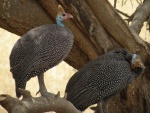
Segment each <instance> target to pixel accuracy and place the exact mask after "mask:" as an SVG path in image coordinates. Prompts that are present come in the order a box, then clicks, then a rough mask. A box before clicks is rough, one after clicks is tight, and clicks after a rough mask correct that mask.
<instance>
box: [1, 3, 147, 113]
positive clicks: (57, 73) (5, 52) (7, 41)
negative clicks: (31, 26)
mask: <svg viewBox="0 0 150 113" xmlns="http://www.w3.org/2000/svg"><path fill="white" fill-rule="evenodd" d="M111 1H113V0H111ZM129 1H130V0H129ZM118 3H119V4H120V5H117V9H121V10H124V11H125V12H126V13H127V14H129V15H130V14H132V12H133V11H134V10H135V7H136V5H137V3H136V2H134V1H133V4H134V6H132V5H131V3H130V2H128V3H127V4H126V5H125V6H123V7H121V4H122V2H120V1H119V2H118ZM140 36H141V37H142V38H143V39H145V40H147V41H148V42H150V41H149V40H150V39H149V38H150V34H149V32H148V31H146V28H143V29H142V33H141V34H140ZM0 38H1V40H0V46H1V47H0V81H1V82H0V94H9V95H11V96H15V87H14V86H15V85H14V79H13V78H12V74H11V73H10V71H9V69H10V67H9V54H10V51H11V49H12V47H13V45H14V43H15V42H16V41H17V40H18V38H19V37H18V36H17V35H14V34H12V33H9V32H7V31H5V30H3V29H0ZM75 72H76V70H75V69H73V68H72V67H71V66H69V65H68V64H66V63H65V62H62V63H60V64H59V65H58V66H56V67H54V68H52V69H50V70H49V71H47V72H46V73H45V83H46V86H47V88H48V91H50V92H53V93H55V94H56V93H57V91H60V92H61V96H63V95H64V90H65V86H66V83H67V81H68V80H69V78H70V77H71V76H72V75H73V74H74V73H75ZM26 89H28V90H30V91H31V93H32V95H33V96H36V95H35V93H36V92H37V91H38V82H37V78H36V77H34V78H32V79H31V80H30V81H29V82H28V83H27V87H26ZM0 113H7V112H6V111H5V110H4V109H3V108H2V107H1V106H0ZM85 113H92V111H91V110H89V109H88V110H86V111H85Z"/></svg>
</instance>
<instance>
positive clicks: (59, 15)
mask: <svg viewBox="0 0 150 113" xmlns="http://www.w3.org/2000/svg"><path fill="white" fill-rule="evenodd" d="M69 18H73V16H72V15H71V14H69V13H66V12H65V10H64V9H63V7H62V6H61V5H58V12H57V17H56V23H57V24H58V25H60V26H62V27H64V24H63V21H64V20H67V19H69Z"/></svg>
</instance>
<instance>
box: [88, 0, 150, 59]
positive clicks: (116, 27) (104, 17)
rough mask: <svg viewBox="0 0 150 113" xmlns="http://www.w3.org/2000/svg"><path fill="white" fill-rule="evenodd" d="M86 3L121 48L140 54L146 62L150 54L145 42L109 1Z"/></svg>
mask: <svg viewBox="0 0 150 113" xmlns="http://www.w3.org/2000/svg"><path fill="white" fill-rule="evenodd" d="M86 1H87V2H88V4H89V6H90V7H91V9H92V10H93V12H95V15H96V16H97V18H98V20H99V21H100V22H101V24H102V25H103V27H104V28H105V29H106V31H108V32H109V33H110V35H111V36H112V37H113V38H114V40H116V41H117V42H118V43H119V44H120V45H121V47H125V48H127V49H129V50H130V51H131V52H133V53H137V54H139V55H140V56H141V58H142V60H143V61H144V62H145V60H146V59H147V58H148V56H149V53H150V51H149V49H148V47H147V45H146V44H145V41H143V40H142V39H141V38H140V39H139V36H137V35H136V34H135V33H132V32H131V30H130V29H129V27H128V26H127V24H126V23H125V22H124V21H123V19H122V18H121V17H120V16H119V15H118V13H117V12H116V10H115V9H114V8H113V7H112V6H111V4H110V3H109V2H108V1H107V0H94V2H93V1H91V0H86ZM137 37H138V38H137Z"/></svg>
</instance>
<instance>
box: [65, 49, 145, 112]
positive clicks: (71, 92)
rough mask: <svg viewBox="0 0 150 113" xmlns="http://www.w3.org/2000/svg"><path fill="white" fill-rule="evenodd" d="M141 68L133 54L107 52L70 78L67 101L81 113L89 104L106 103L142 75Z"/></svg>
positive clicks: (139, 61) (122, 51)
mask: <svg viewBox="0 0 150 113" xmlns="http://www.w3.org/2000/svg"><path fill="white" fill-rule="evenodd" d="M144 68H145V66H144V64H143V63H142V61H141V59H140V57H139V56H138V55H137V54H131V53H129V52H128V51H127V50H125V49H119V50H114V51H111V52H108V53H106V54H104V55H102V56H100V57H99V58H97V59H95V60H93V61H91V62H89V63H88V64H87V65H86V66H85V67H83V68H82V69H80V70H79V71H78V72H77V73H75V74H74V75H73V76H72V77H71V78H70V80H69V81H68V84H67V86H66V91H65V92H66V94H67V100H68V101H70V102H71V103H72V104H73V105H74V106H75V107H76V108H77V109H78V110H80V111H84V110H85V109H86V108H87V107H89V106H90V105H92V104H95V103H98V102H100V101H106V100H108V99H109V98H110V97H111V96H113V95H115V94H116V93H117V92H119V91H121V90H123V89H124V88H125V87H126V86H127V85H128V84H129V83H130V82H131V81H132V80H134V79H135V78H137V76H139V75H140V74H142V72H143V70H144ZM106 109H107V107H106ZM105 111H108V110H105ZM101 112H102V111H101Z"/></svg>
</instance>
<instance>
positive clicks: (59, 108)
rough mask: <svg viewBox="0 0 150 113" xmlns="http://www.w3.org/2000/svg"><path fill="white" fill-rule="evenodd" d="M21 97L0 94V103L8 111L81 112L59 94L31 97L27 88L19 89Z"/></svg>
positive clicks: (18, 112)
mask: <svg viewBox="0 0 150 113" xmlns="http://www.w3.org/2000/svg"><path fill="white" fill-rule="evenodd" d="M20 92H21V94H22V95H23V99H22V100H19V99H17V98H13V97H11V96H9V95H0V104H1V106H3V107H4V108H5V109H6V110H7V111H8V113H43V112H48V111H55V112H57V113H81V112H80V111H78V110H77V109H76V108H75V107H74V106H73V105H72V104H71V103H70V102H69V101H66V100H65V99H64V98H60V94H59V93H58V94H57V95H54V94H50V96H49V97H32V96H31V95H30V92H29V91H27V90H22V89H20Z"/></svg>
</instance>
